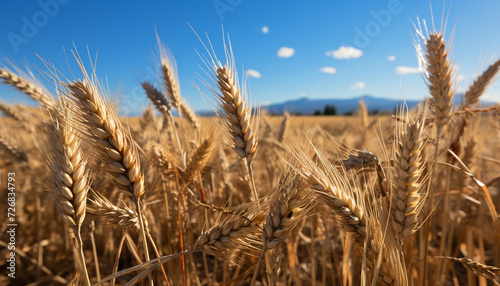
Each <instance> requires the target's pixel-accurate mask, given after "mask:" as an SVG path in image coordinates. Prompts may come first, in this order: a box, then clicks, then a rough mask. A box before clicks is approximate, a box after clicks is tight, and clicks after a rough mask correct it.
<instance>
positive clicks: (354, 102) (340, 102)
mask: <svg viewBox="0 0 500 286" xmlns="http://www.w3.org/2000/svg"><path fill="white" fill-rule="evenodd" d="M360 100H362V101H363V102H364V103H365V105H366V107H367V109H368V111H369V112H373V111H392V110H394V109H395V108H396V107H397V106H398V105H401V101H398V100H395V99H388V98H377V97H374V96H371V95H363V96H359V97H355V98H348V99H336V98H325V99H309V98H306V97H303V98H300V99H296V100H289V101H285V102H283V103H277V104H271V105H268V106H262V107H261V108H262V109H267V110H268V111H269V113H274V114H282V113H283V112H284V111H287V112H290V113H295V114H297V113H299V114H314V112H315V111H316V110H321V111H323V110H324V108H325V106H326V105H333V106H335V107H336V108H337V113H338V114H344V113H347V112H351V111H356V110H358V104H359V101H360ZM419 102H420V101H418V100H407V101H406V104H407V105H408V107H409V108H412V107H415V106H417V105H418V103H419Z"/></svg>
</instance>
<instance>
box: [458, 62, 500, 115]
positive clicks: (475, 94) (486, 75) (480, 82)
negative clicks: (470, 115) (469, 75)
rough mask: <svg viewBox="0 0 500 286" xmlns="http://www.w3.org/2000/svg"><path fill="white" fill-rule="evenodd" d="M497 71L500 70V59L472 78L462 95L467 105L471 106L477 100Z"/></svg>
mask: <svg viewBox="0 0 500 286" xmlns="http://www.w3.org/2000/svg"><path fill="white" fill-rule="evenodd" d="M498 71H500V60H498V61H496V62H494V63H493V64H491V65H490V66H489V67H488V68H487V69H486V70H485V71H484V72H483V73H482V74H481V75H479V76H478V77H477V78H476V79H475V80H474V82H473V83H472V84H471V85H470V86H469V89H468V90H467V91H466V92H465V96H464V97H465V103H466V104H467V106H469V107H471V106H473V105H474V104H476V103H477V102H478V101H479V98H480V97H481V95H483V93H484V92H485V91H486V88H488V86H489V85H490V84H491V83H492V82H493V81H494V79H495V76H496V75H497V74H498Z"/></svg>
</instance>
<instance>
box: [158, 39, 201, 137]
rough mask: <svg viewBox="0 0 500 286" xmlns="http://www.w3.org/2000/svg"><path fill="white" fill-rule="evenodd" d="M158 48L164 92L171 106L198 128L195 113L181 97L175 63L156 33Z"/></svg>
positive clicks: (198, 124)
mask: <svg viewBox="0 0 500 286" xmlns="http://www.w3.org/2000/svg"><path fill="white" fill-rule="evenodd" d="M156 39H157V42H158V48H159V52H160V61H161V71H162V78H163V91H164V94H165V95H166V96H167V97H168V98H170V102H171V103H172V106H173V107H174V108H175V109H177V111H178V112H179V115H183V116H186V119H187V120H188V121H189V123H190V124H191V126H192V127H193V128H194V129H195V130H198V129H199V128H200V123H199V121H198V118H197V117H196V113H195V112H194V111H193V110H192V109H191V107H190V106H189V105H188V104H187V103H186V102H185V101H184V100H183V99H182V96H181V89H180V85H179V75H178V73H177V63H176V62H175V58H174V56H173V55H172V53H171V52H170V50H169V49H168V48H167V47H166V46H165V45H164V44H163V43H162V42H161V41H160V37H159V36H158V34H157V35H156Z"/></svg>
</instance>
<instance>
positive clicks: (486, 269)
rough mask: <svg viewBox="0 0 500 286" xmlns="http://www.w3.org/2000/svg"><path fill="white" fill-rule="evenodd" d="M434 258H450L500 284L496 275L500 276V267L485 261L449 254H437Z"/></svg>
mask: <svg viewBox="0 0 500 286" xmlns="http://www.w3.org/2000/svg"><path fill="white" fill-rule="evenodd" d="M434 258H442V259H449V260H453V261H456V262H459V263H461V264H462V265H463V266H464V267H465V268H466V269H468V270H470V271H472V272H474V273H475V274H476V275H479V276H483V277H484V278H486V279H488V280H490V281H491V282H493V284H495V285H500V283H498V281H497V280H496V279H495V277H498V276H500V268H498V267H494V266H489V265H485V264H483V263H480V262H477V261H474V260H472V259H470V258H457V257H449V256H435V257H434Z"/></svg>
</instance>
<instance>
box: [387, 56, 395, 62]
mask: <svg viewBox="0 0 500 286" xmlns="http://www.w3.org/2000/svg"><path fill="white" fill-rule="evenodd" d="M387 60H388V61H390V62H393V61H395V60H396V56H395V55H390V56H388V57H387Z"/></svg>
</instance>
